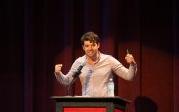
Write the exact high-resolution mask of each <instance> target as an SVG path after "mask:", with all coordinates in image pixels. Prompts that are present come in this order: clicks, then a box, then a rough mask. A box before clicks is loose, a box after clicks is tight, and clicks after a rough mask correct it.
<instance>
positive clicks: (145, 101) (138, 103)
mask: <svg viewBox="0 0 179 112" xmlns="http://www.w3.org/2000/svg"><path fill="white" fill-rule="evenodd" d="M157 110H158V107H157V104H156V103H155V102H154V101H153V100H152V99H150V98H148V97H146V96H139V97H137V98H136V99H135V112H157Z"/></svg>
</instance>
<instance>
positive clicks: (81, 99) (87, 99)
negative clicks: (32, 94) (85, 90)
mask: <svg viewBox="0 0 179 112" xmlns="http://www.w3.org/2000/svg"><path fill="white" fill-rule="evenodd" d="M51 99H53V100H55V101H58V102H75V101H78V102H123V103H130V102H131V101H129V100H126V99H124V98H121V97H119V96H115V97H86V96H52V97H51Z"/></svg>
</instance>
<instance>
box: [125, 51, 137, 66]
mask: <svg viewBox="0 0 179 112" xmlns="http://www.w3.org/2000/svg"><path fill="white" fill-rule="evenodd" d="M125 60H126V62H127V63H128V64H136V62H135V59H134V57H133V56H132V54H129V53H127V54H126V56H125Z"/></svg>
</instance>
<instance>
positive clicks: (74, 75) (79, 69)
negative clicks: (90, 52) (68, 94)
mask: <svg viewBox="0 0 179 112" xmlns="http://www.w3.org/2000/svg"><path fill="white" fill-rule="evenodd" d="M84 65H85V63H83V64H81V65H80V66H79V67H78V68H77V71H76V72H75V74H73V78H75V77H78V76H79V75H80V73H81V70H82V68H83V67H84Z"/></svg>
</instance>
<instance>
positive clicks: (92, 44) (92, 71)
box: [55, 32, 137, 97]
mask: <svg viewBox="0 0 179 112" xmlns="http://www.w3.org/2000/svg"><path fill="white" fill-rule="evenodd" d="M81 44H82V48H83V50H84V52H85V55H84V56H82V57H79V58H78V59H76V60H75V62H74V63H73V64H72V66H71V69H70V70H69V72H68V73H67V74H66V75H64V74H63V73H62V72H61V68H62V64H57V65H55V76H56V78H57V80H58V81H59V82H61V83H62V84H65V85H68V84H70V83H71V81H72V80H73V78H74V77H75V75H76V74H77V73H79V74H77V75H78V76H79V78H80V82H81V85H82V96H92V97H107V96H111V94H110V93H109V90H110V88H109V82H110V81H111V79H112V78H113V74H112V73H113V72H114V73H115V74H116V75H117V76H119V77H121V78H123V79H125V80H132V79H133V77H134V76H135V74H136V71H137V65H136V62H135V60H134V57H133V56H132V54H129V53H127V55H126V57H125V59H126V62H127V63H128V64H129V68H126V67H124V66H123V65H122V64H121V63H120V62H119V61H118V60H116V59H115V58H114V57H112V56H110V55H106V54H103V53H101V52H100V51H99V48H100V38H99V37H98V35H96V34H95V33H94V32H87V33H85V34H84V35H83V36H82V37H81ZM79 70H80V72H79ZM112 83H114V82H113V80H112ZM112 89H113V90H114V88H112ZM112 96H114V94H112Z"/></svg>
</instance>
